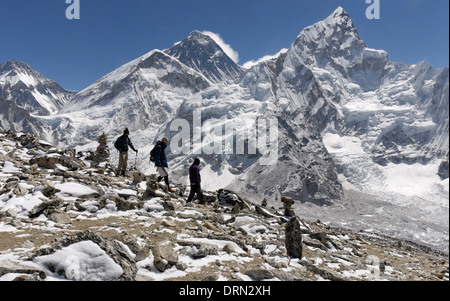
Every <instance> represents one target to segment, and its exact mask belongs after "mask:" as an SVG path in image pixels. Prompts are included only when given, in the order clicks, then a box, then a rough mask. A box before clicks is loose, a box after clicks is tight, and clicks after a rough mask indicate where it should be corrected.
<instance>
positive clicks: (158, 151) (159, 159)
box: [154, 137, 175, 192]
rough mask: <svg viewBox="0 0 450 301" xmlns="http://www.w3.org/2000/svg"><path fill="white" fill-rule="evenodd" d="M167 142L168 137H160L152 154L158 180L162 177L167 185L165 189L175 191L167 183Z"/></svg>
mask: <svg viewBox="0 0 450 301" xmlns="http://www.w3.org/2000/svg"><path fill="white" fill-rule="evenodd" d="M168 143H169V139H167V137H164V138H162V139H161V141H158V143H157V144H156V147H155V151H154V156H155V166H156V169H157V170H158V173H159V177H158V182H160V181H161V180H162V179H164V183H166V185H167V189H168V191H170V192H175V191H174V190H173V189H172V188H171V187H170V185H169V184H170V183H169V174H168V173H167V170H166V168H168V167H169V166H168V164H167V157H166V153H165V149H166V147H167V144H168Z"/></svg>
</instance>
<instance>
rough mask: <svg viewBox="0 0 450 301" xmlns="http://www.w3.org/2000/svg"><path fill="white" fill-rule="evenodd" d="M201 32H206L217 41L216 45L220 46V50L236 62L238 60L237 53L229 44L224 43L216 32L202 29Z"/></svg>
mask: <svg viewBox="0 0 450 301" xmlns="http://www.w3.org/2000/svg"><path fill="white" fill-rule="evenodd" d="M202 33H203V34H206V35H208V36H210V37H211V39H213V40H214V42H216V43H217V45H219V46H220V48H222V50H223V51H224V52H225V53H226V54H227V55H228V56H229V57H230V58H231V59H232V60H233V61H234V62H235V63H236V64H237V63H238V62H239V53H238V52H237V51H236V50H234V49H233V48H231V46H230V45H228V44H227V43H225V41H224V40H223V39H222V38H221V37H220V36H219V35H218V34H217V33H214V32H211V31H203V32H202Z"/></svg>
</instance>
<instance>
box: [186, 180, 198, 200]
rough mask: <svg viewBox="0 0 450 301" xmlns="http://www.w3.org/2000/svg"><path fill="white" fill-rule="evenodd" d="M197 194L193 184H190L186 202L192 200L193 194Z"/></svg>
mask: <svg viewBox="0 0 450 301" xmlns="http://www.w3.org/2000/svg"><path fill="white" fill-rule="evenodd" d="M196 193H197V187H196V185H195V184H191V193H189V197H188V199H187V202H188V203H190V202H192V200H193V199H194V196H195V194H196Z"/></svg>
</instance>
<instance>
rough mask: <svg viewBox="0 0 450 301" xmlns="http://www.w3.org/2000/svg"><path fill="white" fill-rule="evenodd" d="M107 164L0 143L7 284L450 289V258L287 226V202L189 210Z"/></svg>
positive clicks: (16, 142)
mask: <svg viewBox="0 0 450 301" xmlns="http://www.w3.org/2000/svg"><path fill="white" fill-rule="evenodd" d="M99 141H100V144H102V139H100V140H99ZM97 152H100V153H97ZM105 154H107V150H106V149H105V147H99V148H98V149H97V151H92V152H79V153H75V151H73V150H63V149H57V148H55V147H53V146H52V145H50V144H48V143H46V142H44V141H41V140H39V139H38V138H37V136H34V135H29V134H24V133H18V134H16V133H14V132H11V131H8V132H0V280H34V281H40V280H55V279H66V278H67V279H71V280H123V281H134V280H141V281H152V280H158V281H161V280H177V281H179V280H187V281H215V280H226V281H233V280H238V281H242V280H244V281H247V280H283V281H292V280H307V281H315V280H343V281H347V280H357V281H362V280H424V281H432V280H444V281H448V280H449V260H448V255H447V254H443V253H440V252H437V251H434V250H432V249H430V248H427V247H423V246H421V245H418V244H415V243H412V242H409V241H405V240H397V239H395V238H391V237H386V236H383V235H381V234H375V233H368V232H354V231H351V230H349V229H338V228H333V227H330V226H328V225H326V224H324V223H321V222H320V221H319V220H317V221H307V220H304V219H302V218H301V216H289V215H292V214H293V213H294V211H293V210H292V205H293V202H292V200H291V199H290V198H288V197H283V198H282V201H283V203H280V207H279V208H275V207H268V205H267V200H249V199H244V198H242V197H240V196H239V195H238V194H236V193H234V192H233V191H230V190H225V189H220V190H218V191H216V192H207V191H205V192H204V193H205V197H206V200H207V204H206V205H200V204H197V203H196V202H194V203H190V204H187V203H186V195H187V190H188V188H186V187H184V186H183V185H177V184H173V185H172V188H173V189H174V190H175V191H176V192H175V193H169V192H168V191H167V187H166V186H165V185H164V184H161V183H158V182H157V180H156V176H155V175H150V176H148V175H145V174H143V173H141V172H139V171H138V170H137V169H136V168H134V169H132V170H130V173H129V175H128V176H127V177H119V178H118V177H114V176H113V175H114V167H113V165H112V164H111V162H109V160H108V158H107V156H106V157H105V156H104V155H105ZM94 158H96V159H95V160H96V161H95V160H94ZM98 158H102V159H101V160H102V162H98V161H99V159H98ZM288 254H289V255H288ZM92 260H97V261H96V262H92ZM93 266H95V267H96V269H90V268H91V267H93Z"/></svg>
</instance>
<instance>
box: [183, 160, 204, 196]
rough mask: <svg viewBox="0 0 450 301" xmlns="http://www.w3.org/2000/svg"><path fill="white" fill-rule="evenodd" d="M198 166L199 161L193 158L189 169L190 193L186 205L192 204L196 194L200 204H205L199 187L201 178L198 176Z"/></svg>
mask: <svg viewBox="0 0 450 301" xmlns="http://www.w3.org/2000/svg"><path fill="white" fill-rule="evenodd" d="M199 166H200V159H199V158H195V160H194V163H192V165H191V167H190V168H189V181H190V182H191V193H190V194H189V197H188V199H187V202H188V203H190V202H192V200H193V199H194V196H195V194H197V197H198V199H199V202H200V204H204V203H205V201H204V198H203V193H202V187H201V182H202V177H201V176H200V168H199Z"/></svg>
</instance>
